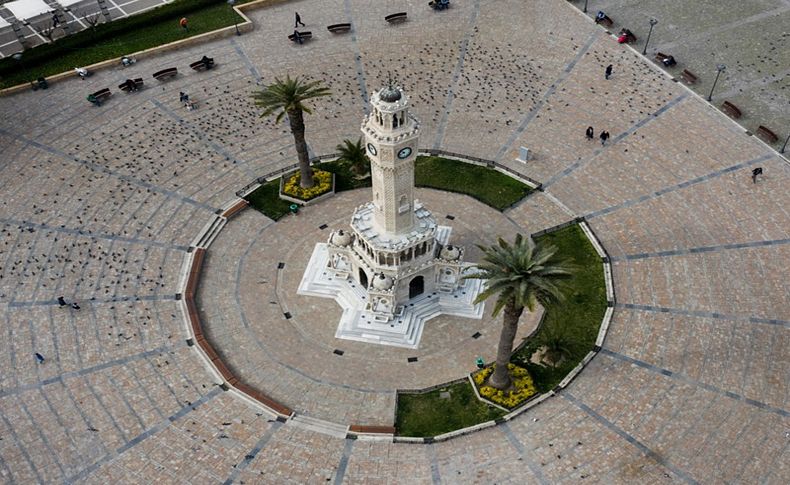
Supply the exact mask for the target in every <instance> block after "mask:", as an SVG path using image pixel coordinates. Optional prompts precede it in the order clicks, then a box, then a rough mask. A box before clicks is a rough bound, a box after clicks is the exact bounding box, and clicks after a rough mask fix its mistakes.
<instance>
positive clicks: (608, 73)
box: [605, 64, 614, 79]
mask: <svg viewBox="0 0 790 485" xmlns="http://www.w3.org/2000/svg"><path fill="white" fill-rule="evenodd" d="M613 67H614V66H612V65H611V64H609V65H608V66H606V74H605V77H606V79H609V77H611V75H612V69H613Z"/></svg>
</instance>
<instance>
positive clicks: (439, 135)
mask: <svg viewBox="0 0 790 485" xmlns="http://www.w3.org/2000/svg"><path fill="white" fill-rule="evenodd" d="M346 2H348V0H346ZM478 15H480V0H475V2H474V5H473V6H472V15H471V16H470V17H469V22H468V23H467V26H466V34H464V38H463V40H462V41H461V48H460V49H459V51H460V52H459V53H458V61H457V62H456V63H455V68H454V69H453V80H452V82H451V84H450V86H449V88H448V89H447V97H446V98H445V100H444V110H443V112H442V118H441V120H439V127H438V128H437V129H436V139H435V140H434V142H433V149H434V150H438V149H439V148H441V146H442V142H443V141H444V131H445V129H446V128H447V118H448V117H449V116H450V111H451V110H452V106H453V100H454V99H455V91H454V90H455V88H456V87H457V86H458V80H459V79H461V71H463V68H464V60H465V59H466V52H467V48H468V47H469V39H470V38H471V37H472V32H474V29H475V27H476V26H477V17H478Z"/></svg>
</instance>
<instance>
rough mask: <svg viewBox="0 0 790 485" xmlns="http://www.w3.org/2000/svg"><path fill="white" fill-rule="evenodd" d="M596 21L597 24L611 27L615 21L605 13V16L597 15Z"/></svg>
mask: <svg viewBox="0 0 790 485" xmlns="http://www.w3.org/2000/svg"><path fill="white" fill-rule="evenodd" d="M595 23H596V24H602V25H604V26H606V27H609V28H611V27H612V25H614V22H613V21H612V19H610V18H609V16H608V15H604V16H603V18H598V17H595Z"/></svg>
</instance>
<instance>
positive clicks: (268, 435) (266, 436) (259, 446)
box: [222, 421, 283, 485]
mask: <svg viewBox="0 0 790 485" xmlns="http://www.w3.org/2000/svg"><path fill="white" fill-rule="evenodd" d="M282 426H283V423H282V422H280V421H275V422H274V423H272V426H271V427H270V428H269V429H267V430H266V432H265V433H263V436H262V437H261V439H259V440H258V442H257V443H255V446H253V447H252V449H251V450H250V452H249V453H247V454H246V455H244V459H243V460H242V461H241V463H239V464H238V465H236V466H234V467H233V473H231V474H230V476H229V477H228V479H227V480H225V481H224V482H222V485H230V484H231V483H233V482H234V481H235V480H236V478H237V477H238V476H239V474H240V473H241V472H242V471H244V469H246V468H247V467H248V466H250V463H252V460H254V459H255V457H256V456H258V453H260V452H261V450H263V448H264V447H265V446H266V444H267V443H268V442H269V440H270V439H272V436H274V433H276V432H277V430H278V429H280V428H281V427H282Z"/></svg>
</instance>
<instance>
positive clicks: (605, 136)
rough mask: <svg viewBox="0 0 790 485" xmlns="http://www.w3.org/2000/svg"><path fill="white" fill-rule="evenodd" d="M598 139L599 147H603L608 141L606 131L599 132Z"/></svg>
mask: <svg viewBox="0 0 790 485" xmlns="http://www.w3.org/2000/svg"><path fill="white" fill-rule="evenodd" d="M599 138H600V139H601V146H605V145H606V140H608V139H609V132H608V131H606V130H603V131H601V134H600V136H599Z"/></svg>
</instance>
